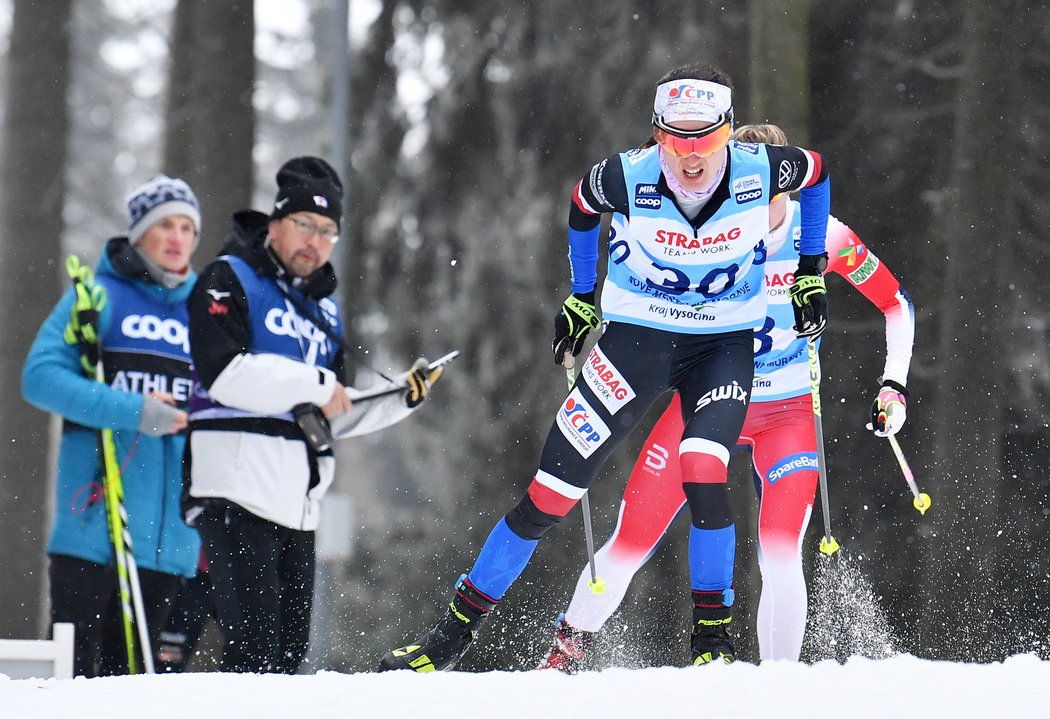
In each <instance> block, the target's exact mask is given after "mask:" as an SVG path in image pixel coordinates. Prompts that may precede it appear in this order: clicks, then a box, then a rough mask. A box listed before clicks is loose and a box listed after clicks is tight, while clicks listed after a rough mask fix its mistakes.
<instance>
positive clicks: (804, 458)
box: [766, 452, 817, 485]
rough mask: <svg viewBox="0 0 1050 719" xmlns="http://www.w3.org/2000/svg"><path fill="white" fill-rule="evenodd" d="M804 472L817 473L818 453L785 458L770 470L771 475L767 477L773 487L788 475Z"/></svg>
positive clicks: (793, 455) (805, 453)
mask: <svg viewBox="0 0 1050 719" xmlns="http://www.w3.org/2000/svg"><path fill="white" fill-rule="evenodd" d="M803 470H810V471H813V472H815V471H817V454H816V452H799V453H798V454H792V455H789V456H787V457H784V459H782V460H780V461H779V462H778V463H777V464H776V465H774V466H773V468H772V469H770V470H769V475H767V477H766V479H768V480H769V484H770V485H773V484H776V483H777V482H779V481H780V480H781V479H783V478H784V477H786V476H787V475H789V474H792V473H794V472H801V471H803Z"/></svg>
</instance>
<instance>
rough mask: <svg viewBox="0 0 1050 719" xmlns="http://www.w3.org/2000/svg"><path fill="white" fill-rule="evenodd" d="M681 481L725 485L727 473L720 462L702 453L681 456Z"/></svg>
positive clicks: (688, 453) (687, 453) (689, 453)
mask: <svg viewBox="0 0 1050 719" xmlns="http://www.w3.org/2000/svg"><path fill="white" fill-rule="evenodd" d="M681 462H682V481H683V482H693V483H695V484H725V483H726V482H727V481H728V480H729V472H728V471H727V470H726V466H725V465H724V464H722V460H721V459H719V458H718V457H714V456H712V455H710V454H704V453H703V452H685V453H683V454H682V459H681Z"/></svg>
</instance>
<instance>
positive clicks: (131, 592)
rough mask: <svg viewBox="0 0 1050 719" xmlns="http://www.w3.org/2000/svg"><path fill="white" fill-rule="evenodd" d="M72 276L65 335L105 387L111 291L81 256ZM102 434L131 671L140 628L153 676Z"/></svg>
mask: <svg viewBox="0 0 1050 719" xmlns="http://www.w3.org/2000/svg"><path fill="white" fill-rule="evenodd" d="M66 272H67V273H68V274H69V277H70V279H71V280H72V281H73V288H74V291H75V293H76V296H75V298H74V302H73V307H72V310H71V312H72V316H71V317H70V321H69V325H67V327H66V331H65V335H64V338H65V341H66V342H67V343H68V344H71V345H74V346H76V347H77V348H78V349H79V350H80V353H81V356H80V364H81V368H82V369H83V370H84V374H85V375H86V376H88V377H92V378H93V379H94V380H95V381H97V382H100V383H103V384H104V383H105V381H106V378H105V372H104V371H103V367H102V340H101V336H100V335H99V326H98V325H99V318H100V316H101V311H102V308H103V307H104V306H105V304H106V291H105V288H104V287H103V286H101V285H96V284H95V280H94V274H93V273H92V271H91V268H90V267H87V266H85V265H82V264H80V259H79V258H78V257H77V256H76V255H69V256H68V257H67V258H66ZM89 353H90V354H89ZM96 434H97V437H98V444H99V454H100V455H101V457H102V464H103V469H104V470H105V471H104V474H103V480H102V492H103V496H104V499H105V507H106V521H107V524H108V525H109V531H110V542H111V544H112V545H113V557H114V562H115V564H116V567H117V588H118V590H119V595H120V608H121V616H122V619H123V626H124V644H125V648H126V650H127V655H128V673H129V674H138V673H139V667H138V656H137V653H136V645H135V640H136V638H135V632H134V629H135V627H136V626H137V628H138V641H139V645H138V649H141V651H142V660H143V664H144V667H145V670H146V673H148V674H153V672H154V666H153V654H152V651H151V648H150V641H149V630H148V627H147V625H146V610H145V606H144V603H143V601H142V586H141V584H140V583H139V574H138V566H137V565H136V563H135V557H134V555H133V554H132V545H131V530H130V529H129V527H128V514H127V510H126V509H125V507H124V485H123V481H122V478H121V475H120V462H119V461H118V458H117V448H116V443H115V442H114V440H113V430H111V429H102V430H99V431H98V432H97V433H96Z"/></svg>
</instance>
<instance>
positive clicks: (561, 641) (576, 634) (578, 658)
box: [536, 614, 594, 674]
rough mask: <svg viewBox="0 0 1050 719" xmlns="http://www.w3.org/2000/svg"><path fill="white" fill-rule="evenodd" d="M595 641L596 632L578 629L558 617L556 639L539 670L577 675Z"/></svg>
mask: <svg viewBox="0 0 1050 719" xmlns="http://www.w3.org/2000/svg"><path fill="white" fill-rule="evenodd" d="M593 641H594V632H585V631H583V630H582V629H577V628H575V627H573V626H571V625H570V624H569V623H568V622H566V621H565V615H564V614H562V615H561V616H559V617H558V624H557V626H555V628H554V639H553V640H551V646H550V648H549V649H548V650H547V653H546V654H545V655H544V656H543V659H542V660H540V664H539V666H538V667H536V668H537V669H557V670H558V671H559V672H565V673H566V674H576V673H577V672H578V671H580V669H581V668H582V667H583V660H584V658H585V657H586V656H587V651H588V650H589V649H590V648H591V644H592V642H593Z"/></svg>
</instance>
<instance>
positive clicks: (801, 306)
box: [788, 253, 828, 340]
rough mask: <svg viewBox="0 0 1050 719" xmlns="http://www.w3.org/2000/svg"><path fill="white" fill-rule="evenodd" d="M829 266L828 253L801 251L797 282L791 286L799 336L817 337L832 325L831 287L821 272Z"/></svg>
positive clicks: (796, 275) (796, 272) (792, 303)
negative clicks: (829, 287)
mask: <svg viewBox="0 0 1050 719" xmlns="http://www.w3.org/2000/svg"><path fill="white" fill-rule="evenodd" d="M827 266H828V255H827V253H824V254H820V255H799V258H798V269H797V270H796V271H795V283H794V284H793V285H791V289H790V290H788V296H789V297H791V309H792V310H794V312H795V331H796V332H797V333H798V336H799V337H806V338H812V339H814V340H815V339H817V338H818V337H820V335H821V334H822V333H823V332H824V329H825V328H826V327H827V326H828V291H827V289H826V288H825V287H824V278H823V277H822V276H821V273H823V272H824V270H825V269H826V268H827Z"/></svg>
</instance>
